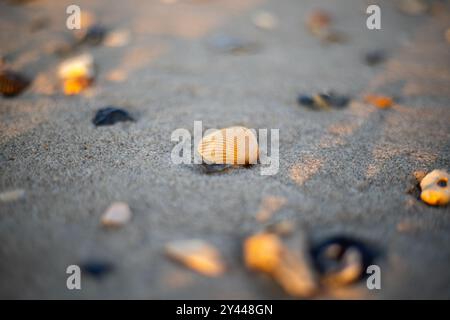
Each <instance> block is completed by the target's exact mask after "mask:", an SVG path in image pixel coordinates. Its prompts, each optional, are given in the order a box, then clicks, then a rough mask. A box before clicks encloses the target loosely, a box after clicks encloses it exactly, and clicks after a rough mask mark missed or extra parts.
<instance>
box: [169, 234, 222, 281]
mask: <svg viewBox="0 0 450 320" xmlns="http://www.w3.org/2000/svg"><path fill="white" fill-rule="evenodd" d="M165 251H166V254H167V255H168V256H169V257H170V258H172V259H174V260H176V261H178V262H180V263H182V264H184V265H185V266H187V267H189V268H191V269H193V270H195V271H197V272H199V273H201V274H204V275H206V276H209V277H217V276H219V275H221V274H222V273H224V271H225V265H224V263H223V262H222V258H221V256H220V254H219V252H218V251H217V249H216V248H215V247H213V246H212V245H210V244H208V243H206V242H204V241H202V240H198V239H192V240H177V241H172V242H169V243H168V244H166V247H165Z"/></svg>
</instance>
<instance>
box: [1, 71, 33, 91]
mask: <svg viewBox="0 0 450 320" xmlns="http://www.w3.org/2000/svg"><path fill="white" fill-rule="evenodd" d="M29 84H30V80H29V79H28V78H26V77H25V76H23V75H21V74H19V73H17V72H13V71H8V70H3V71H0V93H1V94H2V95H3V96H5V97H14V96H17V95H19V94H20V93H21V92H22V91H23V90H25V89H26V88H27V87H28V85H29Z"/></svg>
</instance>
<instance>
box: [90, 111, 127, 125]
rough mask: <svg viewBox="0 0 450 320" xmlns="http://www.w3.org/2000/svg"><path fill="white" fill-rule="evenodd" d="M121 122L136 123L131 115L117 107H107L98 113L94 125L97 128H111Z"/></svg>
mask: <svg viewBox="0 0 450 320" xmlns="http://www.w3.org/2000/svg"><path fill="white" fill-rule="evenodd" d="M120 121H134V119H133V117H131V116H130V114H129V113H128V112H127V111H125V110H123V109H119V108H116V107H111V106H110V107H106V108H102V109H100V110H98V111H97V113H96V114H95V117H94V119H92V123H93V124H95V125H96V126H110V125H113V124H115V123H116V122H120Z"/></svg>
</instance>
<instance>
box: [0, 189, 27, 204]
mask: <svg viewBox="0 0 450 320" xmlns="http://www.w3.org/2000/svg"><path fill="white" fill-rule="evenodd" d="M23 198H25V190H23V189H16V190H11V191H5V192H2V193H0V202H13V201H17V200H20V199H23Z"/></svg>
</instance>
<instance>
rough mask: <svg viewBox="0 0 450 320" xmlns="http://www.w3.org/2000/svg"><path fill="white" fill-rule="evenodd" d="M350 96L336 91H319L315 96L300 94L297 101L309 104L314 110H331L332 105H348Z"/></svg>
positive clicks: (301, 103)
mask: <svg viewBox="0 0 450 320" xmlns="http://www.w3.org/2000/svg"><path fill="white" fill-rule="evenodd" d="M349 101H350V98H349V97H347V96H345V95H338V94H336V93H334V92H332V91H331V92H325V93H318V94H315V95H313V96H309V95H303V94H302V95H300V96H299V97H298V98H297V102H298V104H300V105H303V106H307V107H309V108H311V109H313V110H330V109H331V107H335V108H343V107H346V106H347V104H348V102H349Z"/></svg>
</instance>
